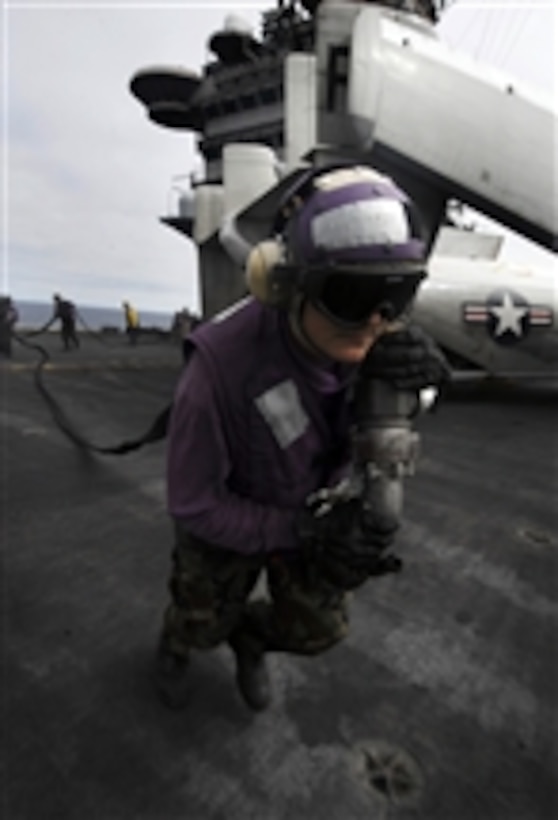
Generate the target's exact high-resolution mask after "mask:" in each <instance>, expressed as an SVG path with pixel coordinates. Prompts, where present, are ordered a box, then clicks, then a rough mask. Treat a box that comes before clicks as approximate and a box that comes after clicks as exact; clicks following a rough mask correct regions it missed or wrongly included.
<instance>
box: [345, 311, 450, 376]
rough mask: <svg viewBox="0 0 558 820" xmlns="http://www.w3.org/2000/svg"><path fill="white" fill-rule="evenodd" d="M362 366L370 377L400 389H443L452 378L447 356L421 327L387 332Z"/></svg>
mask: <svg viewBox="0 0 558 820" xmlns="http://www.w3.org/2000/svg"><path fill="white" fill-rule="evenodd" d="M361 367H362V368H364V370H363V373H364V375H365V376H367V377H368V378H371V379H372V378H379V379H385V380H386V381H389V382H391V383H392V384H393V385H394V386H395V387H397V388H398V389H400V390H412V391H419V390H422V389H423V388H424V387H442V386H443V385H444V384H446V383H447V382H448V381H449V380H450V375H451V370H450V367H449V364H448V362H447V360H446V357H445V356H444V354H443V353H442V351H441V350H440V348H439V347H438V345H437V344H436V343H435V342H434V340H433V339H432V338H431V337H430V336H429V335H428V334H427V333H425V332H424V331H423V330H422V328H420V327H419V326H418V325H408V326H407V327H404V328H402V329H401V330H396V331H394V332H393V333H385V334H384V335H383V336H381V337H380V338H379V339H378V341H377V342H376V343H375V344H374V346H373V347H372V349H371V350H370V352H369V353H368V355H367V356H366V359H365V360H364V362H363V363H362V365H361Z"/></svg>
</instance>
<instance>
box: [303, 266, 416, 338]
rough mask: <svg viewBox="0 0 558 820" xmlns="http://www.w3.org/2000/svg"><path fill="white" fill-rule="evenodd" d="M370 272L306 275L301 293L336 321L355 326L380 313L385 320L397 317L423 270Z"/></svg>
mask: <svg viewBox="0 0 558 820" xmlns="http://www.w3.org/2000/svg"><path fill="white" fill-rule="evenodd" d="M413 268H414V269H413V271H412V272H401V273H397V274H396V273H392V272H389V273H387V272H386V273H383V274H381V273H380V274H376V273H374V274H371V273H370V271H368V272H367V273H354V272H350V273H349V272H346V271H345V272H343V271H336V272H335V273H333V272H331V271H329V272H327V273H326V274H325V275H322V276H313V277H310V278H309V281H308V285H307V287H305V288H304V292H305V294H306V296H307V297H308V299H309V300H310V301H311V302H312V304H313V305H314V306H315V307H316V309H317V310H319V311H320V313H322V314H323V315H325V316H326V317H327V318H328V319H330V321H332V322H334V323H335V324H338V325H341V326H344V327H348V328H352V327H354V328H357V327H362V326H363V325H365V324H366V323H367V322H368V320H369V319H370V316H371V315H372V314H374V313H379V314H380V315H381V316H382V317H383V318H384V319H388V320H390V321H391V320H393V319H396V318H397V317H398V316H400V315H401V314H402V313H403V312H404V311H405V310H406V309H407V307H408V306H409V304H410V303H411V301H412V300H413V298H414V296H415V294H416V291H417V288H418V286H419V284H420V282H421V280H422V279H423V278H424V277H425V272H424V271H423V270H420V271H419V270H417V266H416V265H414V266H413Z"/></svg>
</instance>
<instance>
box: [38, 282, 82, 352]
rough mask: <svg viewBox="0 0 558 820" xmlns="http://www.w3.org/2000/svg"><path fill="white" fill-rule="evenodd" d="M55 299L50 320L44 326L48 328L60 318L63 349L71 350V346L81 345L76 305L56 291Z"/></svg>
mask: <svg viewBox="0 0 558 820" xmlns="http://www.w3.org/2000/svg"><path fill="white" fill-rule="evenodd" d="M52 299H53V313H52V317H51V318H50V320H49V322H48V323H47V324H46V325H45V326H44V328H43V329H44V330H46V329H47V328H48V327H50V325H52V324H53V323H54V322H56V320H57V319H59V320H60V336H61V338H62V349H63V350H65V351H68V350H70V347H71V346H73V347H79V338H78V335H77V333H76V307H75V305H74V303H73V302H70V301H69V300H68V299H63V298H62V297H61V296H60V294H59V293H55V294H54V296H53V297H52Z"/></svg>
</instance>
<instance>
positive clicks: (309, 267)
mask: <svg viewBox="0 0 558 820" xmlns="http://www.w3.org/2000/svg"><path fill="white" fill-rule="evenodd" d="M425 256H426V247H425V243H424V242H423V240H422V238H421V235H420V233H419V230H418V222H417V220H416V217H415V216H413V215H412V206H411V203H410V202H409V200H408V198H407V197H406V195H405V194H404V193H403V192H402V191H401V190H400V189H399V188H398V187H397V186H396V185H395V184H394V183H393V182H392V181H391V180H390V179H389V178H387V177H384V176H381V175H380V174H378V173H377V172H376V171H374V170H373V169H370V168H367V167H345V168H339V167H338V168H333V169H328V170H321V171H313V172H311V173H309V174H308V175H307V178H306V179H304V180H303V181H302V182H300V183H298V184H297V186H296V188H295V190H294V191H292V192H291V193H290V194H288V195H287V197H286V201H285V203H284V205H282V207H281V208H280V213H279V215H278V219H277V225H276V235H275V237H274V239H273V240H270V241H268V242H263V243H261V244H260V245H258V246H256V247H255V248H254V249H253V250H252V252H251V254H250V257H249V259H248V264H247V282H248V285H249V288H250V291H251V294H252V295H250V296H248V297H247V298H245V299H243V300H242V301H241V302H239V303H237V304H235V305H234V306H233V307H232V308H230V309H229V310H227V311H225V312H223V313H222V314H220V315H219V316H217V317H215V318H214V319H213V320H212V321H209V322H206V323H205V324H203V325H201V326H200V327H198V328H197V329H196V330H195V331H194V332H193V333H192V334H190V336H189V339H188V341H189V347H190V355H189V360H188V363H187V365H186V367H185V370H184V373H183V375H182V377H181V380H180V382H179V384H178V387H177V391H176V394H175V401H174V406H173V410H172V416H171V422H170V431H169V441H168V470H167V489H168V508H169V511H170V515H171V517H172V519H173V521H174V531H175V545H174V552H173V567H172V573H171V577H170V582H169V590H170V595H171V600H170V603H169V605H168V607H167V608H166V611H165V614H164V620H163V628H162V633H161V638H160V643H159V646H158V652H157V668H156V681H157V686H158V690H159V694H160V696H161V698H162V699H163V701H164V702H165V703H166V704H167V705H168V706H170V707H172V708H180V707H181V706H183V705H185V704H186V703H187V702H188V700H189V698H190V696H191V695H190V685H189V681H190V678H191V674H190V671H189V665H190V662H191V656H192V653H193V651H194V650H208V649H212V648H214V647H217V646H218V645H220V644H221V643H224V642H226V643H228V645H229V646H230V648H231V649H232V651H233V653H234V656H235V661H236V682H237V686H238V689H239V692H240V694H241V696H242V697H243V699H244V701H245V702H246V704H247V705H248V706H249V707H250V708H251V709H253V710H256V711H257V710H261V709H264V708H266V707H267V706H268V704H269V703H270V699H271V687H270V680H269V675H268V670H267V665H266V653H268V652H291V653H297V654H302V655H314V654H317V653H320V652H323V651H325V650H327V649H329V648H330V647H331V646H333V645H334V644H336V643H337V642H338V641H340V640H341V639H342V638H344V637H345V635H346V634H347V630H348V608H347V594H348V593H347V589H348V588H351V589H353V588H356V587H357V586H359V585H361V584H362V583H364V582H365V581H366V580H367V578H368V577H369V575H370V574H371V573H373V572H374V571H375V568H376V567H377V556H378V553H379V552H382V551H383V550H385V549H386V548H388V547H389V546H390V545H391V543H392V542H393V539H394V537H395V532H394V531H393V530H391V531H386V529H385V527H384V525H383V524H381V523H380V522H376V521H375V520H374V516H373V515H372V516H368V520H367V522H366V532H365V533H363V534H362V537H361V538H360V540H361V542H362V541H363V540H364V541H365V542H366V545H367V546H370V547H371V548H372V549H371V551H370V555H371V558H370V564H369V565H366V561H365V562H364V564H363V562H362V555H360V558H359V562H358V566H357V565H356V564H355V566H354V567H353V566H352V564H351V561H352V558H351V555H352V554H353V553H352V552H351V551H352V549H353V547H354V538H353V535H354V528H353V527H352V522H351V521H348V520H347V510H346V509H343V510H342V515H341V516H340V517H339V518H337V517H336V516H335V515H332V516H324V517H322V518H320V519H318V518H315V517H313V516H312V515H310V517H309V508H308V504H307V499H308V497H309V496H310V495H311V494H312V493H314V492H315V491H317V490H319V489H320V488H324V487H332V486H334V485H336V483H337V482H338V480H339V479H340V477H342V476H343V475H344V473H345V472H346V471H347V469H348V461H349V450H350V448H349V433H350V430H351V404H350V396H351V386H352V383H353V380H354V378H355V374H356V373H357V371H358V368H359V365H361V363H363V362H364V361H366V363H367V367H368V369H370V368H371V369H372V370H373V371H374V372H375V375H376V376H378V377H380V378H385V379H388V380H392V381H393V382H394V383H397V380H398V379H400V380H402V382H404V383H405V385H406V386H407V387H409V386H412V387H413V389H417V390H418V389H420V388H422V387H423V386H425V385H433V384H437V383H439V382H440V381H441V380H442V379H443V378H444V376H445V374H446V365H445V361H444V359H443V356H442V355H441V354H440V352H439V351H438V350H437V348H435V346H434V345H433V343H432V342H431V340H428V339H427V338H426V337H425V336H424V335H423V334H421V333H420V332H418V331H417V330H416V329H413V328H406V327H404V326H401V328H400V329H399V330H398V331H397V332H390V333H388V332H387V331H389V330H392V329H393V322H394V320H395V319H396V318H397V317H398V316H400V315H401V314H402V313H403V311H404V310H405V309H406V308H407V307H408V305H409V302H410V301H411V300H412V298H413V295H414V294H415V292H416V289H417V287H418V285H419V282H420V280H421V278H422V277H423V276H424V269H425ZM373 352H375V353H376V357H375V358H371V354H372V353H373ZM350 515H352V512H351V513H350ZM314 527H315V533H314V531H313V528H314ZM324 527H325V531H326V534H327V538H330V539H331V542H332V544H333V543H335V547H336V555H337V558H336V559H335V560H333V559H332V560H331V561H329V562H326V565H327V571H325V570H324V571H323V572H322V569H321V567H322V564H321V563H320V560H319V556H318V555H317V554H314V552H313V546H312V545H313V544H318V543H320V544H323V537H322V536H323V534H324ZM314 534H315V535H316V538H314V537H313V535H314ZM318 536H319V537H318ZM327 538H326V541H327ZM339 556H340V557H339ZM373 556H375V557H373ZM336 561H337V564H336ZM326 565H324V566H326ZM336 566H337V569H338V570H339V571H338V572H337V571H336ZM351 569H354V572H352V573H349V576H350V578H351V580H350V581H349V582H347V571H348V570H351ZM261 574H264V577H265V578H266V580H267V588H268V593H269V598H268V599H266V600H263V599H262V600H254V599H253V597H252V598H250V596H251V593H252V591H253V590H254V587H255V585H256V582H257V580H258V578H259V577H260V575H261ZM249 599H250V600H249Z"/></svg>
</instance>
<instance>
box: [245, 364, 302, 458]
mask: <svg viewBox="0 0 558 820" xmlns="http://www.w3.org/2000/svg"><path fill="white" fill-rule="evenodd" d="M255 403H256V407H257V408H258V410H259V411H260V413H261V414H262V416H263V417H264V419H265V421H266V422H267V424H268V426H269V427H270V429H271V432H272V433H273V435H274V437H275V439H276V441H277V443H278V444H279V446H280V447H281V449H282V450H286V449H287V447H289V446H290V445H291V444H292V443H293V441H296V439H297V438H300V436H302V435H303V433H304V432H305V431H306V428H307V427H308V425H309V423H310V420H309V418H308V416H307V415H306V412H305V410H304V408H303V406H302V403H301V401H300V396H299V394H298V390H297V387H296V384H295V383H294V382H293V381H292V380H291V379H286V380H285V381H283V382H280V383H279V384H277V385H275V387H271V388H270V389H269V390H266V391H265V393H262V395H261V396H258V397H257V398H256V399H255Z"/></svg>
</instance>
